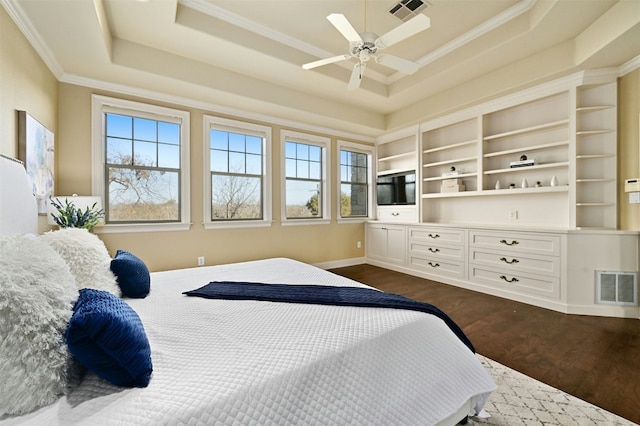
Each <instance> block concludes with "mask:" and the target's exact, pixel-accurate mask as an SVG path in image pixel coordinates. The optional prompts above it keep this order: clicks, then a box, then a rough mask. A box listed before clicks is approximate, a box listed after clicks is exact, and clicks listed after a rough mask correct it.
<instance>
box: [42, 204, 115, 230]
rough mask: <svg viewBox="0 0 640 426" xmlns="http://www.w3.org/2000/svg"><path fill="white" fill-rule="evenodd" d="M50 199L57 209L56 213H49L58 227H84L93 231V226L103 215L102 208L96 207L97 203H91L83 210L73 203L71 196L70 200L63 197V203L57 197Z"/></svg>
mask: <svg viewBox="0 0 640 426" xmlns="http://www.w3.org/2000/svg"><path fill="white" fill-rule="evenodd" d="M50 201H51V205H53V206H54V207H55V208H56V210H57V211H58V213H57V214H56V213H51V217H53V220H54V221H55V223H56V225H58V226H59V227H60V228H85V229H87V230H88V231H89V232H93V228H94V226H96V225H97V224H98V223H100V219H102V218H103V217H104V210H103V209H98V208H97V204H98V203H93V205H92V206H87V207H86V209H84V210H83V209H82V208H78V207H76V206H75V204H73V198H72V199H71V201H69V199H67V198H65V200H64V203H62V202H61V201H60V199H58V198H55V199H54V198H50Z"/></svg>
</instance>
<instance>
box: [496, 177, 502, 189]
mask: <svg viewBox="0 0 640 426" xmlns="http://www.w3.org/2000/svg"><path fill="white" fill-rule="evenodd" d="M496 189H502V185H500V179H498V180H497V181H496Z"/></svg>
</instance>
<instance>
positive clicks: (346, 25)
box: [327, 13, 424, 43]
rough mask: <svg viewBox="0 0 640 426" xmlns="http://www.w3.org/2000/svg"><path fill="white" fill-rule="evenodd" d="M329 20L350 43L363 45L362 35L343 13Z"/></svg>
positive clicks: (330, 16) (331, 16)
mask: <svg viewBox="0 0 640 426" xmlns="http://www.w3.org/2000/svg"><path fill="white" fill-rule="evenodd" d="M423 16H424V15H423ZM327 19H328V20H329V22H331V23H332V24H333V26H334V27H336V29H337V30H338V31H340V33H341V34H342V36H343V37H344V38H346V39H347V40H348V41H349V42H350V43H362V37H360V34H358V32H357V31H356V30H355V29H354V28H353V25H351V22H349V20H348V19H347V18H345V16H344V15H343V14H342V13H332V14H331V15H329V16H327Z"/></svg>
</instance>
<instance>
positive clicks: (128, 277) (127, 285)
mask: <svg viewBox="0 0 640 426" xmlns="http://www.w3.org/2000/svg"><path fill="white" fill-rule="evenodd" d="M111 272H113V273H114V275H115V276H116V278H117V280H118V285H119V286H120V291H122V295H123V296H125V297H132V298H138V299H143V298H145V297H147V295H148V294H149V290H150V289H151V278H150V275H149V269H148V268H147V265H145V264H144V262H143V261H142V260H141V259H139V258H138V257H137V256H135V255H134V254H132V253H129V252H128V251H125V250H118V251H117V252H116V257H114V258H113V259H112V260H111Z"/></svg>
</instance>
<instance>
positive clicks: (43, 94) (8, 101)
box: [0, 7, 58, 231]
mask: <svg viewBox="0 0 640 426" xmlns="http://www.w3.org/2000/svg"><path fill="white" fill-rule="evenodd" d="M19 110H21V111H27V112H28V113H29V114H30V115H31V116H32V117H34V118H35V119H36V120H38V121H39V122H40V123H42V124H43V125H44V126H46V127H47V128H48V129H49V130H51V131H52V132H53V133H54V135H57V128H58V125H57V124H58V123H57V119H58V82H57V80H56V78H55V76H54V75H53V74H52V73H51V71H49V69H48V68H47V66H46V65H45V63H44V62H43V61H42V59H40V56H39V55H38V54H37V53H36V51H35V50H34V49H33V48H32V47H31V44H29V42H28V41H27V40H26V38H25V37H24V36H23V35H22V32H20V30H19V29H18V27H17V26H16V25H15V24H14V22H13V20H12V19H11V17H10V16H9V15H8V14H7V12H6V11H5V10H4V8H3V7H0V153H2V154H4V155H8V156H10V157H14V158H17V157H18V113H17V111H19ZM56 148H57V145H56ZM6 184H7V183H6V182H0V185H6ZM46 222H47V221H46V217H45V216H44V215H42V216H41V217H40V230H41V231H43V230H46V229H48V227H47V224H46Z"/></svg>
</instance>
